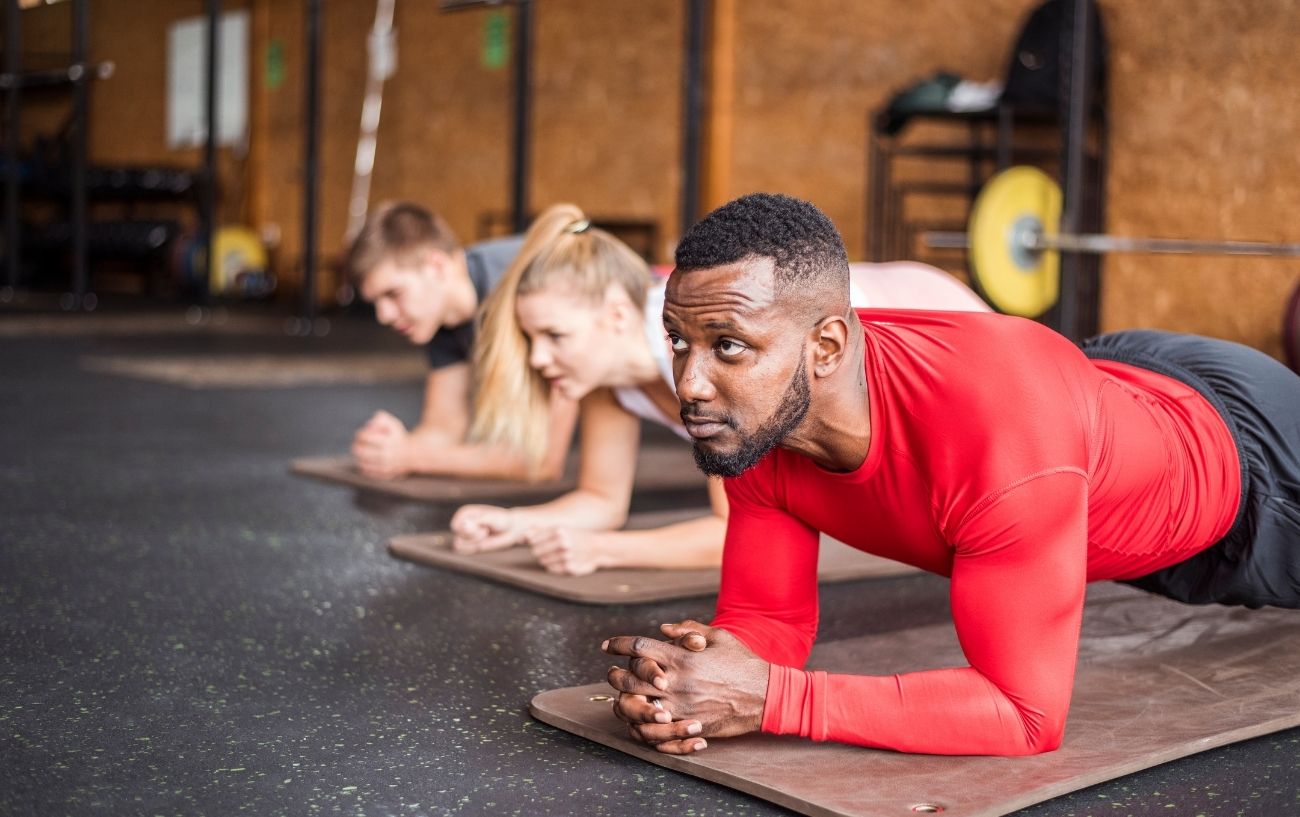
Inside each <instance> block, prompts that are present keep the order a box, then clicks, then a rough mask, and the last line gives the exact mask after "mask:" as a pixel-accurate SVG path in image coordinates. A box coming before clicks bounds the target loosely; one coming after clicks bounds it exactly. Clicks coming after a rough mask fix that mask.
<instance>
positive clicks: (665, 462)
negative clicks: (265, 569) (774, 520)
mask: <svg viewBox="0 0 1300 817" xmlns="http://www.w3.org/2000/svg"><path fill="white" fill-rule="evenodd" d="M290 470H292V471H293V473H295V474H300V475H302V476H306V477H315V478H317V479H323V480H325V481H327V482H336V483H340V484H343V485H350V486H352V487H353V488H361V489H364V490H367V491H375V492H378V493H381V494H389V495H392V496H400V497H404V498H406V499H416V500H420V501H423V502H447V501H456V502H480V501H484V500H491V499H497V498H500V497H515V498H543V497H555V496H559V495H560V494H562V493H565V492H567V491H572V490H573V489H574V488H575V487H577V484H578V479H577V473H578V468H577V458H576V457H572V456H571V457H570V458H569V464H568V466H567V467H566V468H565V476H564V477H563V478H562V479H559V480H550V481H547V482H524V481H522V480H510V479H474V478H471V477H430V476H410V477H402V478H401V479H374V478H372V477H367V476H364V475H362V474H361V473H360V472H359V471H357V469H356V467H355V466H353V464H352V458H351V457H306V458H303V459H297V460H294V461H293V462H292V463H291V464H290ZM704 486H705V479H704V475H703V474H701V473H700V472H699V469H697V468H696V467H695V459H694V457H693V456H692V455H691V447H690V446H689V445H663V446H660V445H647V446H643V447H642V448H641V451H640V453H639V454H638V456H637V461H636V482H635V483H634V490H638V491H656V490H658V491H662V490H672V489H690V488H698V489H700V490H703V489H704Z"/></svg>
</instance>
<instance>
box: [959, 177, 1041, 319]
mask: <svg viewBox="0 0 1300 817" xmlns="http://www.w3.org/2000/svg"><path fill="white" fill-rule="evenodd" d="M1060 221H1061V188H1060V187H1059V186H1057V184H1056V181H1055V180H1054V179H1052V177H1050V176H1048V175H1047V174H1046V173H1044V172H1043V171H1041V170H1039V169H1038V168H1036V167H1025V166H1018V167H1011V168H1007V169H1006V170H1004V171H1002V172H1001V173H999V174H997V175H996V176H994V177H993V178H992V179H990V180H989V183H988V184H986V185H985V186H984V189H983V190H981V191H980V194H979V196H978V197H976V199H975V206H974V207H973V208H972V209H971V215H970V224H969V225H968V227H967V230H968V234H969V239H970V253H969V259H970V268H971V276H972V278H974V280H975V284H976V286H978V287H979V289H980V291H981V292H983V293H984V295H985V297H987V298H988V300H989V302H990V303H992V304H993V306H994V307H995V308H997V310H998V311H999V312H1005V313H1006V314H1008V315H1021V316H1023V317H1026V318H1036V317H1038V316H1039V315H1041V314H1043V313H1044V312H1046V311H1047V310H1048V309H1050V308H1051V307H1052V304H1054V303H1056V299H1057V298H1058V297H1060V272H1061V257H1060V254H1059V253H1057V252H1055V251H1046V252H1035V251H1031V250H1028V249H1025V248H1024V247H1023V246H1022V245H1021V244H1020V243H1019V242H1018V241H1017V239H1016V236H1017V234H1018V233H1022V232H1025V231H1032V230H1041V231H1042V233H1043V234H1044V235H1048V236H1053V235H1056V232H1057V227H1058V225H1059V224H1060Z"/></svg>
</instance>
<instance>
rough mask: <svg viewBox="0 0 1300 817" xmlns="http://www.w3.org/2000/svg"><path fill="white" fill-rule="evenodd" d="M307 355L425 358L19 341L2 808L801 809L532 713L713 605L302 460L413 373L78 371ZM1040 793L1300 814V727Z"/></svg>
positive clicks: (1074, 807) (889, 615)
mask: <svg viewBox="0 0 1300 817" xmlns="http://www.w3.org/2000/svg"><path fill="white" fill-rule="evenodd" d="M4 320H5V316H4V315H3V314H0V322H3V321H4ZM315 350H319V351H321V352H322V353H324V352H343V351H383V350H391V351H392V352H393V353H394V354H403V353H407V352H408V350H406V349H403V348H402V347H401V346H400V344H396V343H394V341H393V340H391V339H389V338H387V337H386V336H385V335H383V334H381V333H379V332H377V331H375V330H374V329H373V328H372V327H370V326H369V325H367V324H363V323H359V322H355V321H351V322H350V321H346V320H336V321H335V331H334V332H332V333H331V334H330V335H329V336H328V337H325V338H311V339H303V338H289V337H285V336H283V335H280V334H278V333H276V332H274V331H271V332H261V333H248V332H245V333H243V334H237V333H234V332H224V333H223V332H211V333H209V332H193V333H175V332H173V333H166V334H155V335H148V334H141V335H131V334H130V333H122V332H115V333H112V334H105V335H98V336H97V335H90V334H88V335H77V334H67V335H58V336H52V335H43V336H39V337H22V336H19V337H12V336H7V337H5V338H4V339H3V340H2V341H0V644H2V645H3V646H2V648H0V779H2V780H3V786H0V815H42V817H44V815H65V814H66V815H83V814H85V815H92V814H93V815H136V814H139V815H236V814H250V815H278V814H285V815H314V814H347V815H376V816H379V815H440V814H484V815H497V814H521V815H544V814H557V815H567V814H577V815H587V814H593V815H601V814H608V815H634V816H635V817H645V816H646V815H691V814H694V815H706V814H738V815H751V814H754V815H756V814H783V813H786V812H784V811H783V810H782V809H779V808H777V807H775V806H772V805H769V804H767V803H765V802H763V801H760V800H756V799H754V798H751V797H748V796H746V795H742V794H738V793H736V792H733V791H730V790H728V789H725V788H722V787H719V786H714V785H711V784H708V783H704V782H701V781H697V780H694V779H692V778H688V777H686V776H683V775H679V774H676V773H673V772H669V771H666V770H664V769H660V768H658V767H655V766H650V765H647V764H644V763H641V762H639V761H636V760H634V759H632V758H629V757H626V756H623V755H621V754H619V753H616V752H612V751H607V750H605V749H603V748H600V747H598V746H595V745H593V744H590V743H588V742H586V741H583V740H581V739H579V738H575V737H573V736H570V735H568V734H565V733H562V732H557V731H555V730H553V729H551V728H549V727H546V726H543V725H540V724H538V723H536V722H534V721H533V720H531V719H530V718H529V717H528V715H527V713H526V709H525V707H526V705H527V702H528V700H529V698H530V697H531V696H532V695H533V694H534V693H535V692H537V691H539V690H542V689H547V688H551V687H557V686H568V685H573V684H579V683H587V682H591V681H593V680H598V679H599V678H600V677H601V675H602V673H603V671H604V669H605V668H606V667H607V666H608V662H607V660H606V659H605V658H604V657H603V656H602V655H601V654H600V652H599V651H598V649H597V647H598V645H599V643H600V641H601V639H602V638H604V637H605V636H608V635H611V634H618V633H634V632H650V631H651V630H652V628H653V627H654V626H655V625H656V624H657V623H658V622H661V621H665V620H670V619H676V618H679V617H683V616H695V617H707V616H708V615H709V614H710V611H711V604H712V600H711V599H708V598H705V599H698V600H694V601H688V602H684V603H683V602H675V603H669V604H661V605H643V606H628V607H611V608H592V607H584V606H579V605H574V604H567V603H564V602H558V601H553V600H548V599H545V598H542V597H539V596H534V595H531V594H527V593H523V592H520V591H516V590H512V589H509V588H506V587H501V586H497V585H494V584H490V583H487V582H483V581H480V580H477V579H474V578H470V577H463V576H458V575H453V574H449V573H443V572H439V571H436V570H433V569H430V568H424V567H420V566H417V565H413V564H410V563H407V562H402V561H398V560H395V559H392V558H390V557H389V556H388V555H386V553H385V551H384V547H383V544H384V541H385V540H386V539H387V538H388V537H390V536H392V535H394V534H398V533H407V532H412V531H417V530H424V529H429V528H432V527H435V526H438V525H442V524H444V523H445V522H446V521H447V519H448V518H449V516H450V512H451V510H452V509H450V508H439V507H426V506H419V505H412V504H407V503H400V502H390V501H383V500H376V499H374V498H371V497H365V496H358V495H355V494H353V493H352V492H350V491H349V490H347V489H343V488H336V487H332V486H329V485H324V484H321V483H318V482H314V481H310V480H305V479H298V478H294V477H291V476H289V474H288V473H287V463H288V461H289V459H290V458H291V457H294V456H304V455H324V454H332V453H336V452H339V451H341V450H343V449H344V448H345V447H346V444H347V441H348V439H349V436H350V432H351V430H352V428H354V427H355V426H356V425H357V424H358V423H360V422H361V421H363V420H364V419H365V418H366V416H368V414H369V413H370V412H371V411H373V410H374V409H376V408H379V407H386V408H390V409H392V410H395V411H396V412H397V413H398V414H399V416H403V417H406V418H408V419H410V418H413V417H414V416H415V415H416V413H417V412H418V405H419V394H418V389H417V388H415V387H412V386H409V385H353V386H347V385H342V386H330V387H296V388H278V389H261V390H254V389H206V390H196V389H187V388H182V387H177V386H169V385H164V384H159V383H153V382H147V381H141V380H137V379H131V378H125V377H120V376H115V375H112V374H107V373H95V372H88V371H83V370H82V369H81V368H80V367H79V363H78V361H79V360H81V359H82V358H83V357H85V356H93V355H132V354H136V355H141V356H144V355H148V356H157V355H163V354H175V355H195V354H211V355H227V354H236V353H238V354H247V353H254V352H255V353H265V354H296V353H312V352H313V351H315ZM698 498H699V497H697V496H689V497H687V496H682V495H678V496H675V497H670V496H661V497H658V498H655V499H653V500H651V499H643V500H641V501H639V508H641V509H646V510H651V509H655V508H659V507H666V506H669V505H671V504H673V503H674V502H677V503H681V502H684V501H697V500H698ZM945 590H946V586H945V583H944V582H943V581H941V580H939V579H936V578H933V577H906V578H896V579H888V580H878V581H875V582H861V583H856V584H850V585H846V586H838V587H832V588H829V589H827V590H826V591H824V593H823V622H822V637H823V638H828V639H833V638H838V637H844V636H847V635H851V634H856V633H863V632H882V631H888V630H891V629H897V628H900V627H904V626H909V625H912V624H928V623H933V622H936V621H940V620H943V619H944V618H945V617H946V615H947V611H946V602H945ZM1297 705H1298V706H1300V702H1297ZM808 773H809V774H815V773H816V770H815V769H809V770H808ZM1022 814H1024V815H1034V817H1049V815H1050V816H1051V817H1103V816H1104V817H1111V816H1112V815H1114V816H1116V817H1122V816H1123V815H1162V817H1197V815H1203V816H1204V817H1228V816H1229V815H1260V816H1261V817H1280V816H1282V815H1296V814H1300V730H1293V731H1289V732H1283V733H1279V734H1276V735H1271V736H1267V737H1264V738H1260V739H1257V740H1253V741H1249V742H1247V743H1243V744H1238V745H1236V746H1232V747H1227V748H1224V749H1221V750H1217V751H1213V752H1209V753H1206V754H1204V755H1201V756H1197V757H1193V758H1189V759H1185V760H1182V761H1178V762H1175V763H1171V764H1168V765H1165V766H1161V767H1158V768H1156V769H1153V770H1150V771H1147V772H1143V773H1140V774H1136V775H1133V776H1130V777H1126V778H1123V779H1120V780H1117V781H1114V782H1111V783H1109V784H1105V785H1102V786H1097V787H1094V788H1091V789H1087V790H1084V791H1082V792H1078V793H1076V794H1074V795H1070V796H1067V797H1063V798H1060V799H1058V800H1055V801H1052V802H1049V803H1045V804H1042V805H1040V806H1037V807H1034V808H1032V809H1029V810H1027V811H1025V812H1022Z"/></svg>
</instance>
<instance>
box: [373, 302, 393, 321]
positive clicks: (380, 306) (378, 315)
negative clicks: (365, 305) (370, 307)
mask: <svg viewBox="0 0 1300 817" xmlns="http://www.w3.org/2000/svg"><path fill="white" fill-rule="evenodd" d="M375 319H376V320H378V321H379V322H380V323H381V324H383V325H384V326H388V325H389V324H391V323H393V322H394V321H396V320H397V306H396V305H395V304H394V303H393V302H392V301H390V300H388V299H387V298H381V299H379V302H378V303H376V304H375Z"/></svg>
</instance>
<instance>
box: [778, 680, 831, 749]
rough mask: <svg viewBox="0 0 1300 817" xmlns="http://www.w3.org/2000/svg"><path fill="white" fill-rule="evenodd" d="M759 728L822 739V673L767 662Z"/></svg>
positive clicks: (781, 733)
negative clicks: (761, 723) (764, 699)
mask: <svg viewBox="0 0 1300 817" xmlns="http://www.w3.org/2000/svg"><path fill="white" fill-rule="evenodd" d="M763 731H764V732H767V733H769V734H773V735H799V736H801V737H805V738H811V739H812V740H826V735H827V732H828V729H827V725H826V673H824V672H805V671H803V670H800V669H795V668H793V667H783V666H780V665H779V664H771V665H770V667H769V669H768V671H767V700H766V701H765V702H764V704H763Z"/></svg>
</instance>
